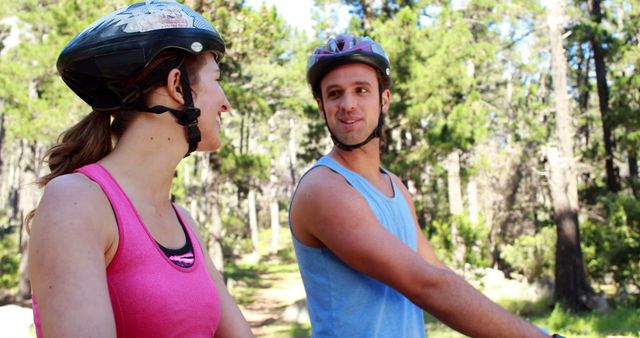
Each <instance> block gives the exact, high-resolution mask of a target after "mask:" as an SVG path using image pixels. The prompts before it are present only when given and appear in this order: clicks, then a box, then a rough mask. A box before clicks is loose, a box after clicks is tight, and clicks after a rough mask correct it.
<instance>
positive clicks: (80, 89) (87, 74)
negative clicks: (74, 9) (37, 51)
mask: <svg viewBox="0 0 640 338" xmlns="http://www.w3.org/2000/svg"><path fill="white" fill-rule="evenodd" d="M167 49H178V50H181V51H184V52H186V53H192V54H197V53H200V52H206V51H209V52H211V53H213V55H214V57H215V59H216V61H219V60H220V59H221V58H222V56H223V55H224V52H225V45H224V41H223V39H222V37H221V36H220V34H219V33H218V31H217V30H216V29H215V28H214V27H213V26H212V25H211V23H209V21H207V20H206V19H205V18H204V17H202V15H200V14H198V13H197V12H195V11H193V10H192V9H190V8H189V7H187V6H184V5H181V4H179V3H177V2H173V1H161V0H150V1H145V2H139V3H135V4H133V5H130V6H128V7H124V8H121V9H119V10H116V11H115V12H113V13H111V14H109V15H107V16H105V17H103V18H101V19H99V20H98V21H96V22H94V23H93V24H92V25H91V26H89V27H88V28H86V29H85V30H84V31H82V32H81V33H80V34H78V36H76V37H75V38H74V39H73V40H71V42H69V44H67V46H66V47H65V48H64V49H63V50H62V52H61V53H60V56H59V57H58V62H57V68H58V72H59V73H60V76H61V77H62V79H63V80H64V82H65V83H66V84H67V85H68V86H69V87H70V88H71V89H72V90H73V91H74V92H75V93H76V94H77V95H78V96H80V98H82V100H84V101H85V102H86V103H88V104H89V105H90V106H91V107H92V108H93V109H94V110H96V111H114V110H119V109H138V110H141V111H149V112H153V113H163V112H166V111H170V112H171V113H172V114H173V115H174V116H175V117H176V119H177V121H178V123H180V124H182V125H184V126H187V137H188V141H189V152H188V153H187V155H188V154H189V153H190V152H191V151H193V150H195V148H196V146H197V144H198V142H199V141H200V131H199V129H198V128H197V118H198V116H199V115H200V111H199V109H197V108H195V107H193V100H192V97H191V89H190V86H189V82H188V78H187V76H186V67H185V66H184V64H183V60H177V61H176V60H173V61H172V62H168V63H167V64H165V65H161V66H158V67H157V68H156V70H154V71H153V72H152V74H150V75H149V76H147V78H146V79H144V80H142V81H141V82H140V83H138V84H134V85H133V86H130V87H126V88H122V86H123V84H122V83H123V81H124V80H128V79H131V78H133V77H134V76H137V75H139V74H141V73H142V71H143V70H144V69H145V67H147V66H148V65H149V63H150V62H151V61H152V60H153V59H154V58H155V57H156V56H157V55H158V54H160V53H161V52H162V51H164V50H167ZM172 68H180V69H181V74H182V75H183V76H182V79H181V80H182V83H183V86H184V87H185V109H184V110H175V109H169V108H166V107H161V106H156V107H152V108H149V107H146V106H145V105H144V104H143V103H141V102H140V101H141V100H140V99H141V98H142V95H143V94H145V93H146V92H147V91H149V90H150V89H152V87H153V86H154V85H155V84H157V83H160V82H163V81H164V80H165V77H166V74H167V73H168V71H170V70H171V69H172ZM163 73H164V74H163Z"/></svg>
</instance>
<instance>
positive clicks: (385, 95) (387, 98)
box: [381, 89, 391, 113]
mask: <svg viewBox="0 0 640 338" xmlns="http://www.w3.org/2000/svg"><path fill="white" fill-rule="evenodd" d="M390 104H391V91H390V90H389V89H385V90H383V91H382V107H381V108H382V111H383V112H385V113H386V112H388V111H389V105H390Z"/></svg>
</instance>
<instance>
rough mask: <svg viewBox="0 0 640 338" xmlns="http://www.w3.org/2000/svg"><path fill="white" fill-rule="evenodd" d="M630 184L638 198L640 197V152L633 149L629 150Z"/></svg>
mask: <svg viewBox="0 0 640 338" xmlns="http://www.w3.org/2000/svg"><path fill="white" fill-rule="evenodd" d="M628 156H629V158H628V159H627V161H628V162H629V184H630V185H631V190H632V191H633V196H635V197H636V199H638V198H640V182H638V152H637V151H636V150H635V149H633V150H629V154H628Z"/></svg>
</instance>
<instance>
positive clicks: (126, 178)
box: [29, 1, 252, 338]
mask: <svg viewBox="0 0 640 338" xmlns="http://www.w3.org/2000/svg"><path fill="white" fill-rule="evenodd" d="M224 51H225V46H224V42H223V40H222V38H221V37H220V35H219V34H218V32H217V31H216V30H215V28H213V26H211V24H210V23H209V22H208V21H206V20H205V19H204V18H203V17H202V16H201V15H199V14H197V13H196V12H194V11H193V10H191V9H190V8H188V7H186V6H183V5H181V4H178V3H175V2H163V1H147V2H141V3H137V4H133V5H131V6H128V7H126V8H122V9H120V10H117V11H115V12H113V13H111V14H109V15H107V16H105V17H103V18H102V19H100V20H98V21H97V22H95V23H94V24H93V25H91V26H89V27H88V28H87V29H85V30H84V31H83V32H82V33H80V34H79V35H78V36H77V37H75V38H74V39H73V40H72V41H71V42H70V43H69V44H68V45H67V46H66V47H65V48H64V50H63V51H62V53H61V54H60V56H59V58H58V62H57V67H58V71H59V73H60V74H61V76H62V78H63V80H64V81H65V83H66V84H67V85H68V86H69V87H70V88H71V89H72V90H73V91H74V92H75V93H76V94H77V95H78V96H80V97H81V98H82V99H83V100H84V101H85V102H87V103H88V104H89V105H90V106H91V107H92V109H93V111H92V112H91V113H90V114H89V115H88V116H86V117H85V118H84V119H83V120H82V121H80V122H79V123H78V124H76V125H74V126H73V127H71V128H70V129H68V130H67V131H66V132H64V133H63V134H62V135H61V139H60V142H59V143H58V144H57V145H56V146H54V147H53V148H52V149H51V150H50V151H49V152H48V154H47V157H48V163H49V167H50V169H51V173H50V174H49V175H47V176H44V177H43V178H42V179H41V182H40V183H41V184H42V185H46V187H45V190H44V195H43V197H42V200H41V201H40V204H39V206H38V208H37V210H36V211H35V215H34V217H33V219H32V227H31V240H30V248H29V250H30V252H29V257H30V262H29V264H30V269H31V271H30V272H31V281H32V288H33V294H34V317H35V322H36V329H37V333H38V336H39V337H43V336H44V337H67V336H74V337H89V336H91V337H116V336H117V337H136V338H139V337H212V336H214V335H215V336H216V337H218V336H220V337H227V336H234V337H247V336H252V334H251V330H250V328H249V326H248V325H247V322H246V320H245V319H244V317H243V316H242V314H241V312H240V311H239V309H238V306H237V305H236V304H235V302H234V300H233V299H232V298H231V296H230V294H229V293H228V291H227V290H226V288H225V285H224V282H223V279H222V276H221V274H220V273H219V272H218V271H217V270H216V268H215V267H214V266H213V263H212V262H211V260H210V259H209V257H208V255H206V254H205V250H204V249H203V248H202V245H201V243H202V242H201V240H200V239H199V238H198V237H197V235H196V226H195V223H194V221H193V219H192V218H191V216H190V215H189V214H188V213H187V212H186V211H185V210H184V209H183V208H180V207H178V206H176V205H175V204H172V203H171V201H170V188H171V180H172V177H173V173H174V172H175V169H176V166H177V165H178V163H179V162H180V160H181V159H182V158H183V157H185V154H186V155H187V156H188V155H189V154H190V153H191V152H192V151H213V150H215V149H217V148H218V147H219V146H220V116H221V114H222V113H224V112H226V111H228V110H229V109H230V104H229V102H228V101H227V98H226V97H225V94H224V92H223V90H222V88H221V87H220V84H219V82H218V81H219V78H220V69H219V67H218V62H219V61H220V59H221V58H222V56H223V54H224ZM112 120H113V122H111V121H112ZM112 139H114V140H115V141H116V142H115V147H114V146H112Z"/></svg>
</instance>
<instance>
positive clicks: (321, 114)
mask: <svg viewBox="0 0 640 338" xmlns="http://www.w3.org/2000/svg"><path fill="white" fill-rule="evenodd" d="M316 105H317V106H318V114H320V116H321V117H322V118H324V107H323V106H322V100H320V98H319V97H316Z"/></svg>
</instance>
